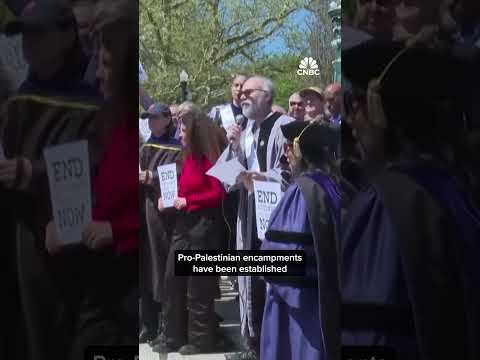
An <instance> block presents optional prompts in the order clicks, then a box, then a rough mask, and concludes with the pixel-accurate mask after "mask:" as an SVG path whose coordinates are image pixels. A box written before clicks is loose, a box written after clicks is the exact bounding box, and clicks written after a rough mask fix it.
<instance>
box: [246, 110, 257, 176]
mask: <svg viewBox="0 0 480 360" xmlns="http://www.w3.org/2000/svg"><path fill="white" fill-rule="evenodd" d="M254 125H255V120H248V123H247V127H246V128H245V131H246V133H245V156H246V158H247V170H251V171H260V165H259V164H258V158H257V146H256V142H257V141H256V139H258V133H259V132H260V131H259V128H256V129H255V128H254ZM255 127H256V126H255Z"/></svg>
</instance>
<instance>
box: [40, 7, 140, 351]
mask: <svg viewBox="0 0 480 360" xmlns="http://www.w3.org/2000/svg"><path fill="white" fill-rule="evenodd" d="M95 32H96V36H97V39H98V45H99V48H98V50H99V52H98V60H99V61H98V69H97V78H98V80H99V83H100V89H101V92H102V94H103V97H104V100H105V101H104V104H103V106H102V109H101V110H100V111H99V113H98V115H97V117H98V119H97V125H98V143H97V144H93V143H89V146H90V150H92V149H93V148H94V147H99V148H101V149H102V151H101V153H102V155H101V156H100V159H101V160H100V162H99V164H98V168H97V169H95V170H96V171H95V176H94V179H93V181H92V183H93V194H92V198H93V208H92V218H93V220H92V222H91V223H90V224H88V225H87V226H86V227H85V229H84V231H83V242H82V244H76V245H72V246H68V247H61V245H60V241H59V240H60V239H58V238H57V234H56V231H55V226H54V225H53V223H52V222H50V223H49V224H48V226H47V229H46V248H47V250H48V252H49V253H50V254H51V255H55V257H54V259H55V260H57V262H58V264H59V265H61V267H60V268H58V271H57V272H58V273H59V274H58V276H57V279H58V280H59V287H60V288H61V290H62V293H63V295H64V297H65V301H66V303H67V306H68V309H69V310H70V316H71V319H72V328H71V329H66V330H65V331H69V330H71V343H70V344H67V347H68V348H69V350H68V353H69V355H68V356H65V357H64V358H67V359H69V360H70V359H71V360H74V359H75V360H76V359H83V358H84V352H85V350H86V348H87V347H88V346H91V345H108V346H112V345H136V344H138V266H139V265H138V247H139V244H138V242H139V235H138V234H139V202H138V199H139V189H138V177H137V176H138V175H137V168H138V146H139V144H138V142H139V138H138V125H137V124H138V102H137V97H136V93H135V89H136V87H137V86H138V73H137V71H136V69H137V64H136V63H137V61H138V3H136V2H135V1H130V0H117V1H115V2H110V1H108V2H107V1H106V2H103V3H102V2H101V3H99V5H98V7H97V9H96V21H95Z"/></svg>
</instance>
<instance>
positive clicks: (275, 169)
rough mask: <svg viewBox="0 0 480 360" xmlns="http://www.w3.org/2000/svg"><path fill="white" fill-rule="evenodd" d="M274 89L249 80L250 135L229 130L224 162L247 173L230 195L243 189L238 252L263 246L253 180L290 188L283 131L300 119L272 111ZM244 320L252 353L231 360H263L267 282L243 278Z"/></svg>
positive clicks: (245, 103) (244, 98)
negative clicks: (232, 162)
mask: <svg viewBox="0 0 480 360" xmlns="http://www.w3.org/2000/svg"><path fill="white" fill-rule="evenodd" d="M273 99H274V88H273V84H272V81H271V80H270V79H267V78H264V77H261V76H254V77H251V78H249V79H248V80H247V81H246V82H245V83H244V84H243V88H242V91H241V97H240V100H241V106H242V111H243V115H245V116H246V117H247V119H248V122H247V124H246V128H245V130H242V127H241V126H240V125H238V124H233V125H232V126H230V127H229V128H228V131H227V138H228V139H229V141H230V145H229V146H228V147H227V149H225V151H224V152H223V154H222V155H221V157H220V159H219V160H218V161H219V162H220V161H228V160H231V159H232V158H237V159H238V161H239V162H240V163H241V164H242V165H243V166H244V167H245V168H246V169H247V171H246V172H244V173H242V174H241V175H240V176H239V177H238V179H237V184H236V185H235V186H233V187H232V188H230V189H228V190H229V191H231V190H233V189H235V188H239V189H240V201H239V208H238V215H237V250H259V249H260V244H261V241H260V240H259V239H258V236H257V229H256V221H255V199H254V194H253V180H266V181H275V182H279V183H281V185H282V191H285V189H286V188H287V186H288V180H287V179H288V178H289V176H288V175H289V173H288V168H287V167H286V165H284V163H283V162H282V161H281V160H282V157H283V155H284V145H285V144H286V139H285V138H284V136H283V134H282V131H281V130H280V126H281V125H284V124H287V123H290V122H292V121H295V119H293V118H291V117H289V116H287V115H282V114H280V113H276V112H272V110H271V109H272V104H273ZM238 283H239V298H240V318H241V330H242V336H244V338H245V339H246V343H247V347H248V349H247V351H246V352H244V353H240V354H236V355H234V356H233V357H231V358H230V359H242V360H250V359H253V360H254V359H258V358H259V354H260V353H259V347H260V333H261V325H262V317H263V307H264V302H265V283H264V282H263V280H261V279H260V278H259V277H257V276H239V277H238Z"/></svg>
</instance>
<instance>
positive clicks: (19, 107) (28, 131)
mask: <svg viewBox="0 0 480 360" xmlns="http://www.w3.org/2000/svg"><path fill="white" fill-rule="evenodd" d="M96 111H97V107H96V106H94V105H91V104H87V103H83V102H75V101H74V100H72V99H68V101H67V102H65V101H63V99H59V98H56V99H52V98H42V97H14V98H12V99H11V100H10V101H9V102H8V103H7V107H6V113H5V114H4V116H2V118H1V119H0V138H1V139H2V141H3V146H4V150H5V153H6V156H7V158H15V157H21V156H24V157H26V158H28V159H31V160H32V165H33V177H32V181H31V185H30V186H29V187H28V188H27V189H25V190H18V191H14V190H5V189H3V190H1V189H0V196H1V201H0V203H1V205H0V208H1V210H0V211H3V212H5V213H6V216H2V217H1V218H0V221H1V222H2V224H1V228H2V229H7V231H6V233H3V236H2V240H3V242H4V244H5V245H4V246H5V247H6V249H8V254H7V256H8V263H7V264H8V266H9V270H8V274H10V275H13V276H15V278H14V279H11V280H13V282H12V283H11V284H12V286H11V289H12V291H13V293H11V294H10V296H11V297H12V298H14V299H12V300H14V301H15V307H14V308H12V312H14V311H15V309H16V310H18V312H16V313H15V314H14V317H13V318H12V326H9V329H11V331H8V334H9V335H12V336H14V337H15V340H13V341H11V342H9V346H11V347H12V349H10V351H9V352H10V356H9V357H10V358H22V359H25V360H28V359H32V360H49V359H57V358H66V354H65V353H64V351H66V349H67V346H68V343H69V342H70V336H71V331H70V329H71V325H72V324H71V316H70V314H69V313H68V309H67V306H66V304H65V302H64V301H63V296H62V294H61V292H60V289H59V288H58V286H57V282H56V280H55V274H57V273H58V271H57V270H58V269H56V264H55V261H54V260H53V259H52V257H51V256H49V254H48V253H47V251H46V249H45V227H46V225H47V223H48V222H49V221H50V220H51V219H52V218H53V216H52V210H51V204H50V194H49V187H48V178H47V174H46V169H45V164H44V162H43V160H42V159H43V149H44V148H45V147H47V146H50V145H55V144H61V143H66V142H70V141H75V140H80V139H90V138H93V137H94V132H95V131H94V129H95V127H94V126H93V124H94V121H93V120H94V117H95V114H96ZM90 150H91V156H92V160H91V164H94V163H95V161H94V160H93V158H94V157H95V154H96V153H97V152H96V151H94V149H93V147H91V148H90ZM93 173H94V172H93V169H92V174H93ZM72 280H73V281H75V279H70V281H72Z"/></svg>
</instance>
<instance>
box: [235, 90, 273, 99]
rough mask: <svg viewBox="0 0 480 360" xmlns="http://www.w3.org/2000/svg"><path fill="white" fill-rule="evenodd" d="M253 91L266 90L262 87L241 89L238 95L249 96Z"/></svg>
mask: <svg viewBox="0 0 480 360" xmlns="http://www.w3.org/2000/svg"><path fill="white" fill-rule="evenodd" d="M255 91H262V92H265V93H267V92H268V91H267V90H263V89H242V91H240V92H239V94H240V96H242V95H245V97H250V96H251V95H252V94H253V92H255Z"/></svg>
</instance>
